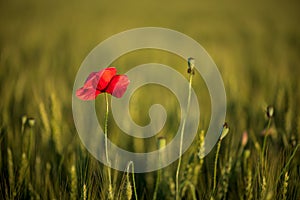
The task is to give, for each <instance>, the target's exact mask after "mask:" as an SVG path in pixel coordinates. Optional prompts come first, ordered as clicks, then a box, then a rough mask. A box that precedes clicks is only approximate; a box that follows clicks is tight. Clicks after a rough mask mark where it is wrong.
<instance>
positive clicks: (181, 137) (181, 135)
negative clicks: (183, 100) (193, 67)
mask: <svg viewBox="0 0 300 200" xmlns="http://www.w3.org/2000/svg"><path fill="white" fill-rule="evenodd" d="M192 81H193V74H192V73H190V75H189V90H188V102H187V111H186V114H185V116H184V118H183V122H182V129H181V133H180V146H179V159H178V165H177V170H176V200H179V171H180V165H181V160H182V156H181V154H182V143H183V134H184V129H185V123H186V119H187V116H188V112H189V110H190V102H191V93H192Z"/></svg>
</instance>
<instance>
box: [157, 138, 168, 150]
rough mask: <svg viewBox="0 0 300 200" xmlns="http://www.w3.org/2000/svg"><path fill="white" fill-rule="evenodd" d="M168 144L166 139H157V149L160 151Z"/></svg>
mask: <svg viewBox="0 0 300 200" xmlns="http://www.w3.org/2000/svg"><path fill="white" fill-rule="evenodd" d="M166 144H167V140H166V138H165V137H159V138H157V147H158V149H160V148H163V147H165V146H166Z"/></svg>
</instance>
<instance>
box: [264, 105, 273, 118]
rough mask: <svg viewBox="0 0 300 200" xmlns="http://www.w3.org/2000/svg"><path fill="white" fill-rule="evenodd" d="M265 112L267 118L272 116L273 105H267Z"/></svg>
mask: <svg viewBox="0 0 300 200" xmlns="http://www.w3.org/2000/svg"><path fill="white" fill-rule="evenodd" d="M266 113H267V116H268V118H271V117H273V115H274V107H273V106H268V107H267V111H266Z"/></svg>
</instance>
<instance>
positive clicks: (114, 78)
mask: <svg viewBox="0 0 300 200" xmlns="http://www.w3.org/2000/svg"><path fill="white" fill-rule="evenodd" d="M116 73H117V70H116V68H114V67H109V68H105V69H102V70H100V71H99V72H92V73H91V74H90V75H89V76H88V78H87V79H86V81H85V82H84V85H83V87H81V88H79V89H78V90H77V91H76V96H77V97H78V98H79V99H81V100H94V99H95V98H96V97H97V96H98V95H99V94H101V93H104V92H106V93H109V94H111V95H113V96H114V97H117V98H121V97H122V96H123V94H124V93H125V91H126V89H127V86H128V84H129V79H128V77H127V76H126V75H116Z"/></svg>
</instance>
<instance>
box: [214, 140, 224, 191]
mask: <svg viewBox="0 0 300 200" xmlns="http://www.w3.org/2000/svg"><path fill="white" fill-rule="evenodd" d="M221 141H222V140H219V142H218V146H217V152H216V157H215V166H214V182H213V192H215V190H216V186H217V165H218V158H219V152H220V148H221Z"/></svg>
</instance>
